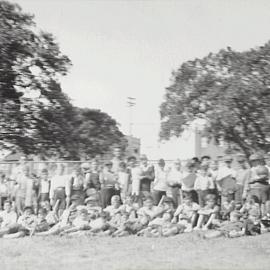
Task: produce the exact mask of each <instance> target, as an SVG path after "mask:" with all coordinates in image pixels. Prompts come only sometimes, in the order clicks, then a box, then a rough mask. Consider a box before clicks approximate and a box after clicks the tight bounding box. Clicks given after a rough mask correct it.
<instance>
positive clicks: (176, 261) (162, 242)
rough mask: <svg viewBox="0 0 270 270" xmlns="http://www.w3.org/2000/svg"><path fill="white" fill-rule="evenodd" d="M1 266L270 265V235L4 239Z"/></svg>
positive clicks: (59, 269)
mask: <svg viewBox="0 0 270 270" xmlns="http://www.w3.org/2000/svg"><path fill="white" fill-rule="evenodd" d="M0 269H1V270H6V269H10V270H17V269H19V270H21V269H23V270H26V269H31V270H32V269H34V270H45V269H46V270H48V269H50V270H62V269H65V270H69V269H76V270H77V269H79V270H81V269H82V270H89V269H90V270H91V269H98V270H103V269H110V270H114V269H128V270H129V269H130V270H133V269H140V270H144V269H151V270H152V269H162V270H163V269H217V270H223V269H241V270H242V269H245V270H249V269H252V270H254V269H265V270H269V269H270V234H264V235H260V236H250V237H242V238H236V239H225V238H218V239H211V240H204V239H201V238H200V237H199V236H198V234H197V233H190V234H184V235H178V236H176V237H172V238H156V239H155V238H138V237H135V236H134V237H133V236H131V237H126V238H109V237H106V238H97V237H94V238H86V237H77V238H67V237H62V238H61V237H49V238H37V237H33V238H23V239H13V240H8V239H0Z"/></svg>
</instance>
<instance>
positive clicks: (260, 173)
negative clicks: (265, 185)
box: [256, 165, 269, 178]
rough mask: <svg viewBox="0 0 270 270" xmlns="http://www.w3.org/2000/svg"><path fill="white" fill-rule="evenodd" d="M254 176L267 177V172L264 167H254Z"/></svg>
mask: <svg viewBox="0 0 270 270" xmlns="http://www.w3.org/2000/svg"><path fill="white" fill-rule="evenodd" d="M256 174H257V175H258V176H261V177H266V178H268V177H269V171H268V169H267V167H266V166H263V165H259V166H257V167H256Z"/></svg>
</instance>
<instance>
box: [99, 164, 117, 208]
mask: <svg viewBox="0 0 270 270" xmlns="http://www.w3.org/2000/svg"><path fill="white" fill-rule="evenodd" d="M112 166H113V164H112V162H111V161H108V162H106V163H105V166H104V169H103V171H102V172H101V174H100V183H101V190H100V196H101V203H102V208H106V207H107V206H108V205H110V204H111V198H112V196H113V195H115V194H116V193H117V192H116V189H115V186H116V185H117V179H116V176H115V174H114V172H113V171H112Z"/></svg>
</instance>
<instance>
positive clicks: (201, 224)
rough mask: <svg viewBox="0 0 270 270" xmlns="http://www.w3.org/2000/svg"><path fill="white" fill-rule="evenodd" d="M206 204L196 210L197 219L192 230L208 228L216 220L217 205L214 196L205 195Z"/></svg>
mask: <svg viewBox="0 0 270 270" xmlns="http://www.w3.org/2000/svg"><path fill="white" fill-rule="evenodd" d="M205 199H206V205H205V207H203V208H202V209H200V210H199V211H198V214H199V219H198V222H197V226H196V227H195V228H194V230H200V229H203V230H208V229H210V228H211V226H212V225H213V224H214V223H215V222H216V219H217V215H218V212H219V207H218V206H217V204H216V196H215V195H214V194H208V195H207V196H206V198H205Z"/></svg>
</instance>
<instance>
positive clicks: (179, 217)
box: [172, 193, 200, 232]
mask: <svg viewBox="0 0 270 270" xmlns="http://www.w3.org/2000/svg"><path fill="white" fill-rule="evenodd" d="M199 209H200V206H199V205H198V204H197V203H195V202H193V201H192V195H191V194H188V193H186V194H185V196H184V199H183V203H182V204H181V205H179V206H178V208H177V209H176V211H175V213H174V217H173V220H172V223H177V221H178V224H179V225H181V226H182V227H183V229H184V231H185V232H190V231H192V229H193V227H194V226H195V223H196V220H197V216H198V211H199Z"/></svg>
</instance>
